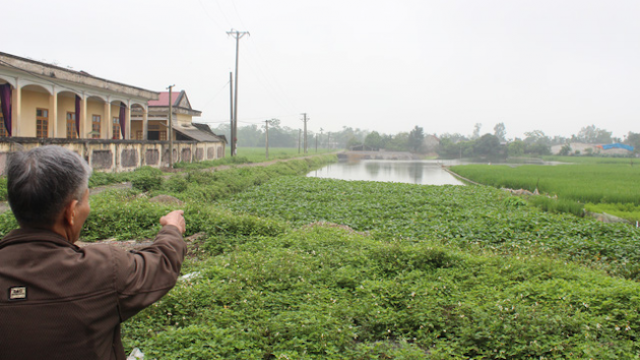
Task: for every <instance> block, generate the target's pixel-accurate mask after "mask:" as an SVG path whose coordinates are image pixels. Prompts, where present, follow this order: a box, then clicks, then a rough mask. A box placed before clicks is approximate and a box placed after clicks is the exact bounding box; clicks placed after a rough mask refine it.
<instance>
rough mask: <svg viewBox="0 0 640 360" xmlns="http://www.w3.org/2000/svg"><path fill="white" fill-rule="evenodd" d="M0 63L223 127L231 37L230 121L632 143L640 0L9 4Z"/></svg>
mask: <svg viewBox="0 0 640 360" xmlns="http://www.w3.org/2000/svg"><path fill="white" fill-rule="evenodd" d="M2 13H3V17H2V23H3V28H4V29H5V36H4V37H3V39H2V47H1V48H0V51H2V52H6V53H10V54H14V55H18V56H23V57H29V58H32V59H34V60H38V61H44V62H49V63H53V62H55V63H56V64H57V65H59V66H63V67H66V66H70V67H72V68H73V69H75V70H84V71H87V72H88V73H90V74H93V75H95V76H99V77H103V78H106V79H109V80H114V81H118V82H122V83H126V84H130V85H134V86H138V87H142V88H146V89H149V90H154V91H164V89H165V88H166V87H167V86H168V85H171V84H175V85H176V87H175V88H174V89H175V90H182V89H184V90H186V92H187V95H188V97H189V100H190V101H191V104H192V106H193V107H194V108H195V109H197V110H201V111H202V112H203V114H202V118H200V119H198V120H197V121H201V122H208V123H210V124H211V125H213V126H217V125H218V124H219V123H220V122H228V119H229V87H228V86H229V85H228V81H229V72H230V71H234V64H235V40H234V39H232V38H231V37H229V36H228V35H227V34H226V33H225V32H226V31H229V30H230V29H231V28H233V29H236V30H240V31H249V32H250V33H251V36H247V37H244V38H243V39H242V40H240V69H239V78H240V79H239V102H238V105H239V109H238V115H239V121H240V125H241V126H242V125H247V124H249V123H259V122H260V121H263V120H266V119H271V118H278V119H280V120H281V121H282V124H283V125H286V126H290V127H292V128H299V127H301V126H302V121H300V119H301V115H300V114H301V113H307V114H308V116H309V117H310V118H311V120H310V122H309V128H310V129H312V130H314V131H318V130H319V129H320V128H321V127H322V128H323V129H324V130H325V132H326V131H338V130H340V129H342V127H343V126H350V127H353V128H361V129H369V130H376V131H379V132H384V133H390V134H395V133H398V132H401V131H410V130H411V129H412V128H413V127H414V126H415V125H418V126H421V127H423V128H424V130H425V132H426V133H436V134H439V135H440V134H443V133H447V132H448V133H455V132H458V133H462V134H465V135H468V134H471V132H472V131H473V126H474V124H475V123H482V125H483V126H482V133H485V132H493V127H494V126H495V124H497V123H499V122H503V123H504V124H505V126H506V130H507V137H508V138H513V137H522V136H523V134H524V132H526V131H531V130H536V129H539V130H542V131H544V132H545V133H546V134H547V135H563V136H569V135H571V134H574V133H577V132H578V131H579V130H580V128H581V127H583V126H587V125H591V124H595V125H596V126H597V127H599V128H604V129H607V130H609V131H613V135H614V136H619V137H623V136H624V135H626V133H627V132H628V131H633V132H640V21H639V20H638V19H640V1H638V0H614V1H604V0H598V1H593V0H535V1H533V0H530V1H524V0H523V1H518V0H482V1H480V0H464V1H462V0H459V1H456V0H441V1H432V0H393V1H380V0H366V1H365V0H357V1H356V0H340V1H337V0H322V1H307V0H271V1H260V0H182V1H167V0H140V1H138V0H110V1H87V0H83V1H80V0H60V1H50V0H20V1H7V0H5V1H3V4H2Z"/></svg>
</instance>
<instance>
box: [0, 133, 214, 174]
mask: <svg viewBox="0 0 640 360" xmlns="http://www.w3.org/2000/svg"><path fill="white" fill-rule="evenodd" d="M43 145H58V146H62V147H65V148H67V149H70V150H72V151H75V152H76V153H78V154H80V156H82V157H83V158H84V159H85V160H87V162H88V163H89V165H90V166H91V167H92V168H93V169H94V171H103V172H123V171H132V170H135V169H136V168H138V167H141V166H151V167H155V168H161V167H168V166H169V142H168V141H137V140H103V139H79V140H68V139H33V138H1V139H0V175H4V168H5V164H6V160H7V156H8V155H9V154H10V153H12V152H15V151H28V150H30V149H33V148H35V147H38V146H43ZM224 145H225V144H224V143H222V142H217V143H208V142H196V141H174V143H173V158H174V162H178V161H184V162H195V161H202V160H214V159H219V158H221V157H224Z"/></svg>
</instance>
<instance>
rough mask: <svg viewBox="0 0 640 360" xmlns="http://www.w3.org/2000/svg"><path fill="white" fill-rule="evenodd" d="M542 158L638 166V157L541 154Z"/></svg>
mask: <svg viewBox="0 0 640 360" xmlns="http://www.w3.org/2000/svg"><path fill="white" fill-rule="evenodd" d="M542 159H543V160H546V161H561V162H566V163H572V164H621V165H630V166H636V165H637V166H640V159H638V158H624V157H598V156H557V155H550V156H543V157H542Z"/></svg>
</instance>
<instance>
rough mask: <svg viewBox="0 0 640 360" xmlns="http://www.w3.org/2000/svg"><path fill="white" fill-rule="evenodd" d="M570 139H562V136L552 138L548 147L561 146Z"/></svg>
mask: <svg viewBox="0 0 640 360" xmlns="http://www.w3.org/2000/svg"><path fill="white" fill-rule="evenodd" d="M569 140H570V139H568V138H566V137H564V136H558V135H556V136H554V137H553V139H551V144H549V145H562V144H566V143H568V142H569Z"/></svg>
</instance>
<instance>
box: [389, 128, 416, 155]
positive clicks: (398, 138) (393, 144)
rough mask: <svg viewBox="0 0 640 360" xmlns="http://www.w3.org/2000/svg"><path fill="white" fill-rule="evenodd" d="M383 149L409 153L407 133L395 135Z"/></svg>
mask: <svg viewBox="0 0 640 360" xmlns="http://www.w3.org/2000/svg"><path fill="white" fill-rule="evenodd" d="M385 149H387V150H389V151H410V150H411V148H410V147H409V133H407V132H401V133H397V134H396V135H395V136H393V137H392V138H391V139H390V140H388V141H387V142H386V143H385Z"/></svg>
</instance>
